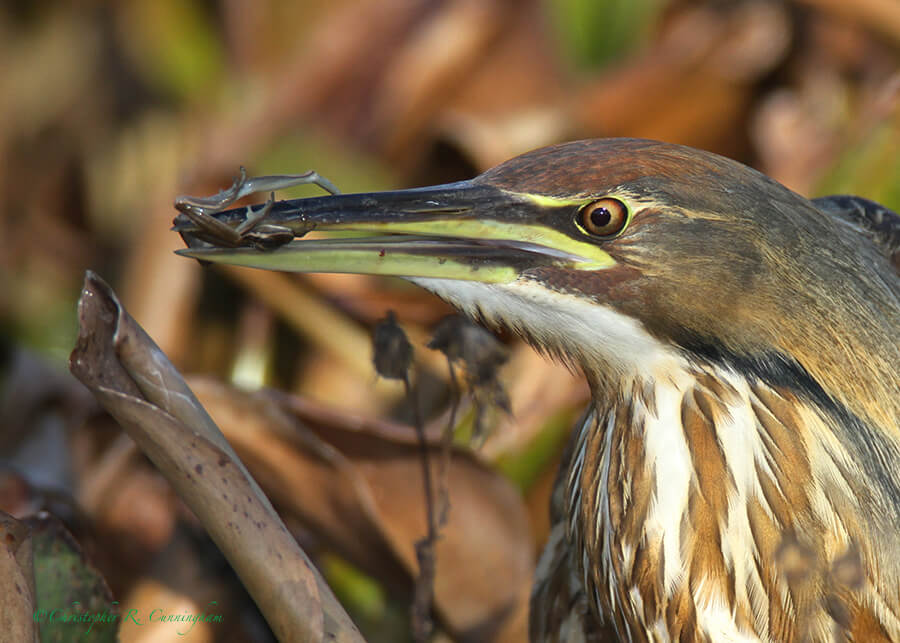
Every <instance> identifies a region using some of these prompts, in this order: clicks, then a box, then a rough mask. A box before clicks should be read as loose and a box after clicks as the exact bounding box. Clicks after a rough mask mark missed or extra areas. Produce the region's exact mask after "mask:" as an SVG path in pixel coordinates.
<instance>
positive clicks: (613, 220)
mask: <svg viewBox="0 0 900 643" xmlns="http://www.w3.org/2000/svg"><path fill="white" fill-rule="evenodd" d="M576 223H577V224H578V227H580V228H581V229H583V230H584V231H585V232H587V233H588V234H590V235H592V236H595V237H614V236H616V235H617V234H619V233H620V232H622V230H624V229H625V225H626V224H627V223H628V207H627V206H626V205H625V204H624V203H622V202H621V201H619V199H614V198H612V197H605V198H602V199H597V200H596V201H592V202H591V203H588V204H587V205H585V206H584V207H582V208H581V209H580V210H579V211H578V215H577V219H576Z"/></svg>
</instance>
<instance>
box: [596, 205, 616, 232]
mask: <svg viewBox="0 0 900 643" xmlns="http://www.w3.org/2000/svg"><path fill="white" fill-rule="evenodd" d="M611 220H612V213H611V212H610V211H609V210H608V209H607V208H604V207H599V208H594V209H593V210H592V211H591V223H592V224H594V226H596V227H597V228H605V227H606V226H608V225H609V222H610V221H611Z"/></svg>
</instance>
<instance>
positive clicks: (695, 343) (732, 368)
mask: <svg viewBox="0 0 900 643" xmlns="http://www.w3.org/2000/svg"><path fill="white" fill-rule="evenodd" d="M181 205H182V208H181V209H182V210H183V211H186V212H188V214H189V215H190V216H185V215H182V216H180V217H179V218H178V219H176V229H178V230H179V231H181V232H182V234H183V235H184V236H185V238H186V239H187V240H188V241H189V243H190V245H191V246H192V248H191V249H189V250H185V251H183V254H185V255H188V256H191V257H196V258H200V259H203V260H206V261H212V262H223V263H230V264H240V265H247V266H255V267H259V268H269V269H277V270H291V271H299V272H308V271H332V272H362V273H373V274H384V275H397V276H401V277H405V278H407V279H409V280H410V281H413V282H414V283H416V284H419V285H420V286H422V287H424V288H426V289H428V290H430V291H432V292H434V293H437V294H438V295H439V296H440V297H442V298H444V299H446V300H447V301H449V302H450V303H452V304H453V305H455V306H456V307H458V308H459V309H461V310H462V311H464V312H466V313H468V314H469V315H471V316H472V317H475V318H476V319H478V320H481V321H482V322H484V323H485V324H487V325H491V326H494V325H504V326H506V327H509V328H511V329H512V330H514V331H515V332H517V333H519V334H520V335H522V336H523V337H524V338H525V339H526V340H528V341H529V342H531V343H532V344H534V345H535V346H537V347H540V348H541V349H542V350H545V351H547V352H550V353H553V354H555V355H558V356H559V357H561V358H562V359H564V360H567V361H569V362H572V363H574V364H576V365H577V366H579V367H580V368H581V369H582V370H583V372H584V374H585V377H586V378H587V380H588V382H589V383H590V387H591V391H592V397H593V400H592V404H591V406H590V408H589V409H588V411H587V412H586V414H585V416H584V420H583V421H582V422H581V423H580V425H579V426H578V427H577V428H576V430H575V433H574V437H573V438H572V442H571V445H570V449H569V456H568V458H567V460H566V463H565V464H564V466H563V469H562V470H561V474H560V477H559V481H558V484H557V487H556V491H555V494H554V500H553V506H552V508H551V511H552V516H553V522H554V527H553V530H552V533H551V536H550V542H549V544H548V546H547V548H546V549H545V551H544V554H543V557H542V560H541V563H540V565H539V570H538V573H537V578H536V585H535V589H534V593H533V600H532V616H531V634H532V638H533V639H534V640H537V641H555V640H607V639H613V640H616V639H618V640H623V641H646V640H660V641H661V640H670V639H677V640H682V641H695V640H713V641H723V640H763V641H789V640H816V641H819V640H831V639H833V638H837V639H838V640H854V641H876V640H893V641H900V278H898V267H900V251H898V247H900V218H898V216H897V215H896V214H894V213H892V212H890V211H888V210H887V209H886V208H883V207H881V206H879V205H877V204H875V203H872V202H870V201H866V200H864V199H860V198H856V197H825V198H821V199H814V200H807V199H805V198H803V197H801V196H799V195H797V194H795V193H793V192H791V191H790V190H788V189H786V188H785V187H783V186H781V185H779V184H778V183H776V182H774V181H772V180H770V179H768V178H766V177H765V176H763V175H761V174H759V173H757V172H755V171H753V170H751V169H749V168H747V167H745V166H743V165H741V164H739V163H736V162H733V161H730V160H728V159H725V158H722V157H719V156H716V155H713V154H709V153H705V152H700V151H697V150H692V149H689V148H685V147H680V146H675V145H667V144H663V143H656V142H651V141H640V140H629V139H616V140H594V141H581V142H576V143H569V144H565V145H559V146H555V147H550V148H545V149H541V150H537V151H534V152H530V153H528V154H525V155H523V156H520V157H518V158H515V159H513V160H511V161H508V162H506V163H504V164H502V165H500V166H498V167H496V168H494V169H492V170H489V171H488V172H486V173H484V174H482V175H480V176H478V177H477V178H475V179H472V180H470V181H463V182H460V183H453V184H449V185H440V186H436V187H430V188H421V189H412V190H403V191H395V192H383V193H372V194H352V195H337V196H326V197H317V198H308V199H298V200H294V201H284V202H278V203H271V202H270V203H269V204H268V206H267V209H266V210H265V212H264V214H262V215H260V214H256V215H254V218H253V222H252V224H249V225H248V224H245V225H244V226H243V227H241V228H240V230H239V232H235V233H234V234H232V235H230V236H231V237H232V239H231V242H230V243H231V245H232V246H236V247H233V248H221V247H218V248H217V247H210V246H209V245H208V244H207V243H205V242H203V241H201V239H203V238H205V239H207V240H210V239H211V240H213V241H214V242H216V243H218V242H220V241H221V234H220V233H218V232H210V228H211V226H210V225H209V224H208V220H209V219H211V218H212V217H210V216H209V214H210V213H209V212H207V211H205V210H204V209H203V208H202V207H195V208H191V207H186V206H185V203H182V204H181ZM187 205H188V206H190V203H188V204H187ZM246 217H247V215H246V214H245V213H244V212H243V211H238V210H231V211H225V212H220V213H215V219H217V220H218V222H219V224H218V225H219V227H224V228H226V229H227V230H229V231H234V230H236V229H237V228H234V227H233V226H235V225H237V224H238V223H240V222H243V221H244V220H245V218H246ZM257 219H258V220H259V225H257ZM221 224H225V226H222V225H221ZM310 227H316V228H318V229H320V230H358V231H365V232H367V233H373V234H378V235H385V236H373V237H369V238H361V239H360V238H354V239H339V240H334V239H332V240H318V239H317V240H308V241H296V240H295V241H291V242H290V243H286V240H287V239H288V238H290V237H292V236H293V235H294V234H295V233H296V234H297V235H299V236H302V234H303V233H304V232H305V231H307V230H308V229H310ZM225 236H229V235H225ZM213 245H216V244H215V243H214V244H213ZM219 245H221V244H219ZM266 245H269V246H273V247H274V246H278V247H277V248H275V249H274V250H264V249H263V248H262V247H263V246H266Z"/></svg>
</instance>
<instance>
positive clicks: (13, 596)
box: [0, 512, 38, 641]
mask: <svg viewBox="0 0 900 643" xmlns="http://www.w3.org/2000/svg"><path fill="white" fill-rule="evenodd" d="M0 542H2V552H0V578H2V579H3V581H2V583H0V585H2V587H3V591H0V632H2V633H3V636H4V637H9V640H11V641H37V640H38V638H37V630H36V628H35V626H34V619H33V618H32V614H34V611H35V609H36V608H37V600H36V595H35V584H34V567H33V562H32V543H31V533H30V530H29V529H28V526H27V525H25V524H23V523H21V522H19V521H18V520H16V519H15V518H13V517H12V516H10V515H9V514H7V513H5V512H0Z"/></svg>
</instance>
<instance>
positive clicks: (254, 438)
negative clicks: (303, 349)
mask: <svg viewBox="0 0 900 643" xmlns="http://www.w3.org/2000/svg"><path fill="white" fill-rule="evenodd" d="M191 385H192V388H194V390H195V391H196V392H197V394H198V396H199V397H200V398H201V399H202V400H203V401H204V403H205V405H206V406H207V408H209V409H210V412H211V413H212V414H213V415H214V417H215V418H216V420H217V423H218V424H219V426H221V427H222V429H223V431H224V432H225V434H226V435H227V436H228V438H229V440H230V441H231V442H232V443H233V444H234V445H235V448H236V449H238V451H239V452H240V453H241V455H242V457H244V458H245V460H246V461H247V462H248V463H250V466H252V467H253V469H254V471H257V475H258V477H259V479H260V481H261V484H262V485H263V486H264V488H266V489H267V490H268V491H269V493H270V494H271V495H272V497H273V499H274V500H275V502H276V503H277V504H278V505H279V506H280V507H282V510H283V511H285V512H287V513H288V514H290V515H294V516H297V517H298V518H299V519H301V521H302V522H303V523H304V524H305V525H307V526H308V527H309V528H310V529H312V530H313V531H314V532H316V533H317V534H318V535H319V536H320V537H321V539H322V541H323V542H324V543H327V544H328V546H329V547H330V548H333V549H334V550H335V551H337V552H338V553H339V554H341V555H342V556H345V557H346V558H347V559H349V560H350V561H352V562H353V563H354V564H356V565H358V566H359V567H361V568H362V569H364V570H366V571H367V572H368V573H370V574H372V575H374V576H376V577H377V578H379V579H381V580H382V581H383V582H385V583H386V584H387V585H388V586H390V587H394V588H395V589H399V590H401V591H409V589H410V588H411V585H412V581H413V578H414V576H415V574H416V572H417V563H416V557H415V551H414V543H415V542H416V541H417V540H418V539H420V538H421V537H423V536H424V534H425V533H426V523H425V514H424V497H423V488H422V471H421V462H420V460H419V454H418V447H417V445H416V441H415V433H414V431H413V429H412V428H410V427H406V426H401V425H396V424H391V423H387V422H380V421H372V420H366V419H363V418H359V417H353V416H350V415H348V414H346V413H344V412H342V411H339V410H336V409H326V408H323V407H321V406H319V405H317V404H314V403H312V402H309V401H308V400H304V399H302V398H297V397H292V396H288V395H284V394H280V393H276V392H274V391H265V392H258V393H252V394H251V393H242V392H238V391H236V390H234V389H233V388H231V387H228V386H225V385H223V384H221V383H218V382H216V381H213V380H210V379H202V378H198V379H192V380H191ZM431 446H432V448H433V449H434V453H435V456H437V453H438V449H439V443H438V441H437V440H434V441H433V442H432V444H431ZM437 460H438V458H437V457H434V458H433V460H432V461H433V462H435V465H434V467H435V469H434V473H435V475H436V474H437V464H436V463H437ZM448 487H449V491H450V502H451V510H450V516H449V521H448V523H447V525H446V526H445V528H444V529H443V530H442V531H441V535H440V539H439V540H438V545H437V574H436V585H435V610H436V612H437V614H438V616H439V618H440V620H441V621H442V622H443V624H444V625H445V627H446V628H447V629H448V630H449V631H450V632H451V634H452V635H454V636H456V637H457V638H459V639H462V640H468V639H477V640H510V641H512V640H524V639H525V637H526V620H527V619H526V614H527V600H528V593H529V589H530V586H531V576H532V571H533V551H532V544H531V536H530V528H529V524H528V519H527V516H526V513H525V509H524V505H523V501H522V499H521V497H520V496H519V494H518V493H517V492H516V491H515V489H514V488H513V487H512V486H511V485H510V484H509V483H508V482H507V481H506V480H505V479H504V478H503V477H502V476H501V475H499V474H498V473H496V472H494V471H492V470H490V469H489V468H488V467H486V466H485V465H483V464H482V463H480V462H479V461H478V459H477V458H475V457H474V456H473V455H471V454H468V453H461V452H459V453H456V454H455V457H454V458H453V460H452V464H451V466H450V468H449V474H448Z"/></svg>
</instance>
